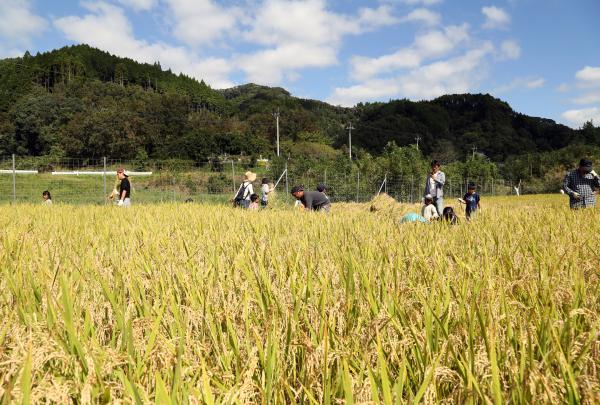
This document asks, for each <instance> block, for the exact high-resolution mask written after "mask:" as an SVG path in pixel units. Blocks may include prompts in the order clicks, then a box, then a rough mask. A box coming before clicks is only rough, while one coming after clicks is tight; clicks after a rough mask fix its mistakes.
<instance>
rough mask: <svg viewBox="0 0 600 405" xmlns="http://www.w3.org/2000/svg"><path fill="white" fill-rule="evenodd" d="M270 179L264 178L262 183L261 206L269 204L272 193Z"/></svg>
mask: <svg viewBox="0 0 600 405" xmlns="http://www.w3.org/2000/svg"><path fill="white" fill-rule="evenodd" d="M269 183H270V182H269V179H267V178H266V177H265V178H263V179H262V185H261V186H260V191H261V194H262V196H261V198H260V206H261V207H263V208H265V207H266V206H267V205H269V194H271V191H272V190H271V186H270V185H269Z"/></svg>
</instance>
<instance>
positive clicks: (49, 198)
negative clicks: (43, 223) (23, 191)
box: [42, 190, 52, 205]
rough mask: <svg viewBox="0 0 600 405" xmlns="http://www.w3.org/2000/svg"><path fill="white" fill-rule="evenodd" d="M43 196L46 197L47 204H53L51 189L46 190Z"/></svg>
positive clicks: (45, 202)
mask: <svg viewBox="0 0 600 405" xmlns="http://www.w3.org/2000/svg"><path fill="white" fill-rule="evenodd" d="M42 198H43V199H44V204H45V205H52V196H51V195H50V191H48V190H45V191H44V192H43V193H42Z"/></svg>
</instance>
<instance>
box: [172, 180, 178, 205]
mask: <svg viewBox="0 0 600 405" xmlns="http://www.w3.org/2000/svg"><path fill="white" fill-rule="evenodd" d="M175 201H177V197H175V175H173V202H175Z"/></svg>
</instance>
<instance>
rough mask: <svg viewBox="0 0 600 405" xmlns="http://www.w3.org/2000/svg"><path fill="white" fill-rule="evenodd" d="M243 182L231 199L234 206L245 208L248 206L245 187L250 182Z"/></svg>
mask: <svg viewBox="0 0 600 405" xmlns="http://www.w3.org/2000/svg"><path fill="white" fill-rule="evenodd" d="M244 184H245V183H242V185H241V186H240V188H239V190H238V192H237V194H236V195H235V198H234V199H233V205H234V206H236V207H244V208H247V207H248V205H249V204H248V200H246V198H245V197H246V189H247V188H248V186H249V185H250V183H248V184H246V185H244Z"/></svg>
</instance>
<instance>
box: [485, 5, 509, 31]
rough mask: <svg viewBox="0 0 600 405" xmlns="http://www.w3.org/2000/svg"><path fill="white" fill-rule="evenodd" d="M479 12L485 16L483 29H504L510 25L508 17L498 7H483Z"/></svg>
mask: <svg viewBox="0 0 600 405" xmlns="http://www.w3.org/2000/svg"><path fill="white" fill-rule="evenodd" d="M481 12H482V13H483V15H484V16H485V22H484V23H483V28H488V29H492V28H506V27H508V25H510V15H508V13H507V12H506V11H504V10H503V9H501V8H499V7H495V6H490V7H483V8H482V9H481Z"/></svg>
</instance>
